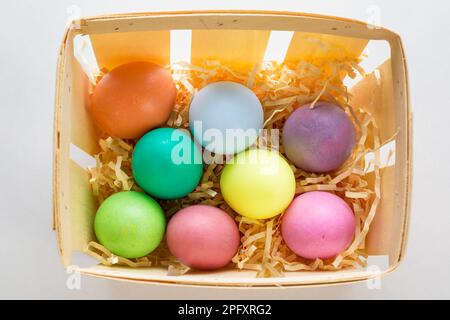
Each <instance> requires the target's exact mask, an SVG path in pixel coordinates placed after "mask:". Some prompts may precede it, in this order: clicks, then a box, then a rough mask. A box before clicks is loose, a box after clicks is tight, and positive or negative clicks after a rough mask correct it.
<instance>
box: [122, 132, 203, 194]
mask: <svg viewBox="0 0 450 320" xmlns="http://www.w3.org/2000/svg"><path fill="white" fill-rule="evenodd" d="M131 167H132V171H133V176H134V179H135V180H136V182H137V184H138V185H139V186H140V187H141V188H142V189H143V190H144V191H145V192H147V193H148V194H150V195H152V196H154V197H156V198H159V199H166V200H170V199H178V198H182V197H184V196H186V195H187V194H189V193H190V192H192V191H193V190H194V189H195V187H196V186H197V185H198V183H199V182H200V179H201V177H202V172H203V161H202V153H201V149H200V148H199V146H198V145H196V144H195V142H194V141H193V140H192V138H191V136H190V135H189V133H188V132H187V131H185V130H180V129H173V128H159V129H155V130H152V131H150V132H148V133H147V134H145V135H144V136H143V137H142V138H141V139H140V140H139V141H138V142H137V144H136V146H135V148H134V151H133V156H132V159H131Z"/></svg>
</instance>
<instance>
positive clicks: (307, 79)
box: [86, 58, 381, 277]
mask: <svg viewBox="0 0 450 320" xmlns="http://www.w3.org/2000/svg"><path fill="white" fill-rule="evenodd" d="M359 62H360V61H359V60H357V59H352V58H346V59H344V60H326V59H314V60H313V61H300V62H298V63H285V64H277V63H274V62H270V63H264V64H263V65H261V66H260V65H256V66H254V67H253V68H251V71H250V72H238V71H236V70H234V69H232V67H230V66H226V65H223V64H221V63H220V62H218V61H205V62H204V64H203V65H201V66H194V65H190V64H188V63H178V64H175V65H172V66H171V67H170V69H171V71H172V74H173V78H174V81H175V83H176V87H177V89H178V93H177V99H176V105H175V108H174V111H173V112H172V114H171V116H170V118H169V120H168V121H167V125H168V126H170V127H175V128H187V127H188V110H189V105H190V102H191V100H192V97H193V96H194V95H195V93H196V92H197V91H198V90H199V89H201V88H202V87H204V86H205V85H207V84H208V83H212V82H215V81H219V80H228V81H234V82H239V83H242V84H244V85H247V86H248V87H249V88H250V89H251V90H253V92H254V93H255V94H256V95H257V96H258V98H259V99H260V101H261V103H262V105H263V109H264V119H265V124H264V127H265V129H267V130H269V131H270V130H272V129H279V130H281V129H282V127H283V124H284V122H285V120H286V119H287V117H288V116H289V115H290V114H291V113H292V112H293V111H294V110H295V109H296V108H297V107H298V106H300V105H303V104H306V103H310V102H313V103H315V102H317V101H319V100H323V101H329V102H333V103H336V104H338V105H340V106H342V108H343V109H344V110H345V111H346V112H347V114H348V115H349V116H351V118H352V119H353V121H354V124H355V127H356V129H357V133H358V141H357V144H356V147H355V149H354V151H353V154H352V155H351V157H350V158H349V159H348V160H347V162H346V163H345V164H344V165H343V166H342V167H341V168H340V169H339V170H337V171H335V172H332V173H329V174H321V175H319V174H313V173H308V172H305V171H302V170H300V169H298V168H296V167H295V166H294V165H293V164H292V163H290V165H291V167H292V169H293V171H294V174H295V178H296V184H297V189H296V194H297V195H299V194H302V193H305V192H309V191H317V190H320V191H328V192H332V193H334V194H336V195H338V196H340V197H341V198H342V199H344V200H345V201H346V202H347V203H348V204H349V205H350V206H351V207H352V208H353V211H354V213H355V216H356V222H357V223H356V230H355V238H354V241H353V242H352V244H351V245H350V247H349V248H348V249H347V250H346V251H345V252H343V253H341V254H340V255H338V256H337V257H335V258H333V259H329V260H320V259H317V260H315V261H311V260H306V259H303V258H300V257H298V256H296V255H295V254H294V253H293V252H292V251H291V250H290V249H289V248H288V247H287V246H286V244H285V243H284V241H283V239H282V237H281V233H280V223H281V218H282V215H280V216H278V217H275V218H273V219H270V220H263V221H262V220H260V221H256V220H250V219H248V218H245V217H242V216H240V215H238V214H236V213H235V212H234V211H233V210H232V209H231V208H230V207H229V206H228V205H227V204H226V203H225V201H224V199H223V196H222V194H221V192H220V187H219V179H220V173H221V171H222V169H223V165H222V164H220V163H213V164H209V165H206V166H205V169H204V173H203V177H202V180H201V183H200V184H199V186H198V187H197V188H196V189H195V190H194V191H193V192H192V193H191V194H189V195H188V196H186V197H184V198H182V199H179V200H173V201H159V202H160V204H161V206H162V207H163V209H164V210H165V212H166V214H167V216H168V217H170V216H171V215H172V214H174V213H175V212H177V211H178V210H180V209H181V208H184V207H186V206H189V205H194V204H205V205H211V206H216V207H219V208H221V209H223V210H225V211H226V212H227V213H228V214H230V215H231V216H232V217H233V218H234V219H235V220H236V221H237V223H238V225H239V231H240V232H241V235H242V237H241V245H240V247H239V250H238V252H237V254H236V255H235V256H234V258H233V259H232V264H233V265H234V267H235V268H237V269H243V270H254V271H256V274H257V277H281V276H283V272H289V271H316V270H328V271H335V270H341V269H344V268H361V267H365V266H366V259H367V254H366V253H365V252H364V248H365V239H366V235H367V233H368V231H369V227H370V224H371V222H372V220H373V218H374V216H375V213H376V211H377V207H378V204H379V202H380V196H381V195H380V183H381V178H380V155H379V148H380V138H379V134H378V128H377V125H376V123H375V120H374V118H373V117H372V116H371V115H370V114H368V113H367V112H366V111H364V110H362V109H360V110H353V109H352V107H351V106H349V104H348V101H349V94H348V92H347V88H346V87H345V86H344V84H343V81H342V80H343V79H344V77H345V76H347V75H348V76H350V77H355V76H356V72H359V73H363V71H362V69H361V67H360V66H359V65H358V63H359ZM279 142H280V143H281V141H279ZM263 143H265V144H266V145H268V146H269V147H270V141H263ZM99 144H100V147H101V152H100V153H99V154H97V155H96V156H95V158H96V161H97V165H96V167H94V168H90V169H89V172H90V176H91V179H90V182H91V184H92V189H93V192H94V194H95V196H96V197H97V199H98V202H99V204H100V203H101V202H102V201H103V200H104V199H106V198H107V197H108V196H110V195H111V194H113V193H115V192H119V191H123V190H138V191H140V189H139V187H138V186H137V185H136V183H135V181H134V180H133V176H132V173H131V153H132V150H133V147H134V144H135V141H124V140H121V139H117V138H112V137H108V138H106V139H100V141H99ZM279 149H280V150H279V151H280V152H281V153H283V146H282V145H280V148H279ZM368 153H373V154H374V160H372V161H373V163H372V164H371V165H372V167H373V168H374V172H373V175H374V179H373V182H372V183H370V182H369V179H367V177H366V174H367V172H366V171H365V170H364V168H365V167H366V166H365V165H366V163H365V156H366V154H368ZM221 160H223V159H221ZM218 162H220V161H218ZM222 163H223V162H222ZM86 251H87V252H88V253H89V254H90V255H92V256H94V257H96V258H98V259H99V260H100V262H101V263H102V264H104V265H126V266H129V267H149V266H166V267H168V271H169V274H174V275H179V274H184V273H186V272H187V271H188V270H189V268H188V267H186V266H183V265H182V264H180V263H179V262H178V261H177V260H176V258H175V257H173V256H172V255H171V254H170V252H169V251H168V250H167V246H166V243H165V242H163V243H162V244H161V246H160V247H159V248H158V249H157V250H155V251H154V252H152V253H151V254H150V255H149V256H147V257H144V258H140V259H125V258H122V257H118V256H116V255H114V254H112V253H111V252H110V251H108V250H107V249H106V248H105V247H103V246H101V245H100V244H98V243H96V242H91V243H90V244H89V245H88V247H87V248H86Z"/></svg>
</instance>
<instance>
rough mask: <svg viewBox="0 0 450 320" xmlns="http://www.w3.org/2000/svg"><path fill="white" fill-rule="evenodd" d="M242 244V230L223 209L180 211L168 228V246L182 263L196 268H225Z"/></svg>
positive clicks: (198, 206) (185, 209)
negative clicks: (240, 230) (240, 231)
mask: <svg viewBox="0 0 450 320" xmlns="http://www.w3.org/2000/svg"><path fill="white" fill-rule="evenodd" d="M239 243H240V234H239V229H238V227H237V225H236V223H235V222H234V220H233V219H232V218H231V217H230V216H229V215H228V214H227V213H226V212H225V211H223V210H221V209H218V208H215V207H211V206H205V205H195V206H190V207H187V208H184V209H182V210H180V211H178V212H177V213H176V214H175V215H174V216H173V217H172V218H171V219H170V221H169V224H168V226H167V245H168V246H169V250H170V252H172V254H173V255H174V256H175V257H177V258H178V259H179V260H180V261H181V262H182V263H183V264H185V265H187V266H189V267H191V268H196V269H202V270H208V269H218V268H222V267H224V266H226V265H227V264H228V263H229V262H230V261H231V259H232V258H233V256H234V255H235V254H236V252H237V250H238V248H239Z"/></svg>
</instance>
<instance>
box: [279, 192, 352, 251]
mask: <svg viewBox="0 0 450 320" xmlns="http://www.w3.org/2000/svg"><path fill="white" fill-rule="evenodd" d="M281 234H282V236H283V239H284V241H285V242H286V244H287V246H288V247H289V248H290V249H291V250H292V251H294V252H295V253H296V254H297V255H299V256H301V257H303V258H307V259H316V258H320V259H328V258H332V257H335V256H337V255H338V254H339V253H341V252H343V251H344V250H345V249H347V247H348V246H349V245H350V244H351V242H352V240H353V237H354V234H355V216H354V214H353V211H352V209H350V207H349V206H348V205H347V203H346V202H345V201H344V200H342V199H341V198H339V197H338V196H336V195H334V194H332V193H328V192H320V191H315V192H308V193H304V194H302V195H300V196H298V197H297V198H295V199H294V201H293V202H292V203H291V205H290V206H289V208H288V209H287V210H286V212H285V214H284V216H283V221H282V223H281Z"/></svg>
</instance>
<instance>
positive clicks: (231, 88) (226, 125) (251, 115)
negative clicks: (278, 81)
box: [189, 81, 264, 155]
mask: <svg viewBox="0 0 450 320" xmlns="http://www.w3.org/2000/svg"><path fill="white" fill-rule="evenodd" d="M263 124H264V115H263V109H262V106H261V102H260V101H259V99H258V97H257V96H256V95H255V94H254V93H253V91H251V90H250V89H249V88H247V87H246V86H243V85H241V84H239V83H235V82H230V81H221V82H215V83H212V84H209V85H207V86H206V87H204V88H203V89H201V90H200V91H199V92H198V93H197V94H196V95H195V96H194V99H193V100H192V103H191V106H190V109H189V126H190V129H191V131H192V133H193V135H194V137H195V139H196V140H197V141H198V142H199V143H200V144H201V145H202V146H203V147H204V148H205V149H206V150H208V151H211V152H215V153H217V154H226V155H231V154H235V153H238V152H241V151H244V150H245V149H247V148H249V147H250V146H251V145H252V144H253V143H255V141H256V140H257V138H258V135H259V131H260V130H261V129H262V128H263Z"/></svg>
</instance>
